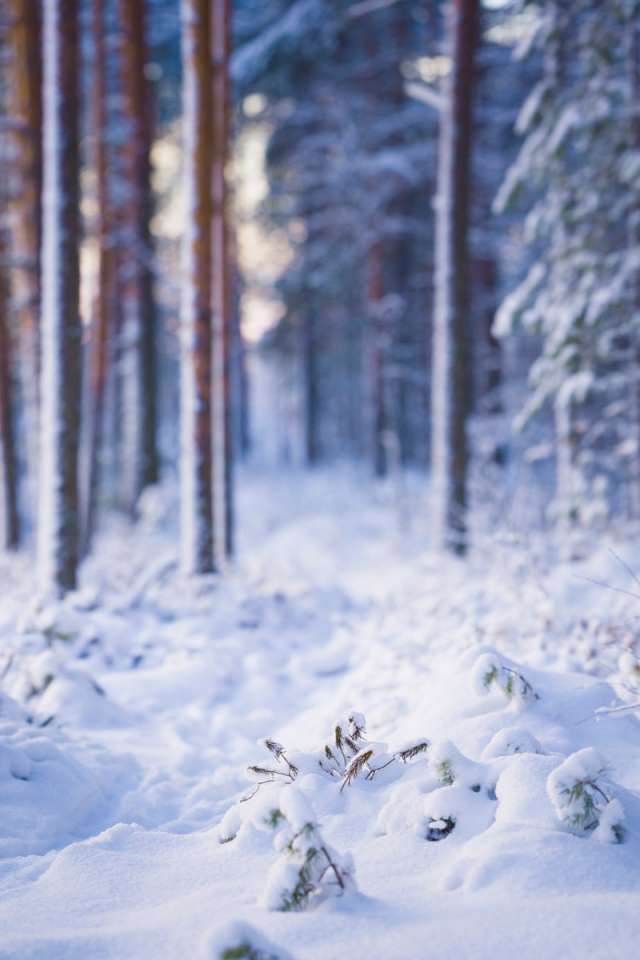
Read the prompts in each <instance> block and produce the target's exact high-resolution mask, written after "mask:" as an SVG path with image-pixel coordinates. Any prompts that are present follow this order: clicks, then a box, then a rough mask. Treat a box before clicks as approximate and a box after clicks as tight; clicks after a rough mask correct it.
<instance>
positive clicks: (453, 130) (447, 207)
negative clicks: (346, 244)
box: [431, 0, 479, 553]
mask: <svg viewBox="0 0 640 960" xmlns="http://www.w3.org/2000/svg"><path fill="white" fill-rule="evenodd" d="M478 11H479V0H448V4H447V41H446V43H447V51H446V52H447V54H448V55H449V56H450V57H451V58H452V68H451V72H450V74H449V75H448V77H447V78H446V79H445V87H444V91H443V94H444V96H443V107H442V111H441V115H440V145H439V159H438V190H437V210H436V254H435V256H436V271H435V308H434V320H433V325H434V337H433V378H432V384H433V386H432V422H433V430H432V454H431V471H432V488H433V521H434V540H435V543H436V545H437V546H439V547H442V546H447V547H449V548H450V549H453V550H454V551H455V552H456V553H464V552H465V550H466V509H467V461H468V450H467V439H466V420H467V414H468V409H469V383H468V367H469V364H468V333H467V315H468V308H469V278H468V260H469V257H468V249H467V247H468V239H467V234H468V220H469V216H468V210H469V181H470V152H471V97H472V89H473V60H474V52H475V47H476V43H477V30H478V23H477V21H478Z"/></svg>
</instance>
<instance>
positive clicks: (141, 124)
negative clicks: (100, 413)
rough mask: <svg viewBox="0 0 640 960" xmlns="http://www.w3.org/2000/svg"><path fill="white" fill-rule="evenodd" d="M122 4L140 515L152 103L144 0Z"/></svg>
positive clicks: (128, 401) (129, 361)
mask: <svg viewBox="0 0 640 960" xmlns="http://www.w3.org/2000/svg"><path fill="white" fill-rule="evenodd" d="M120 4H121V6H120V17H121V25H122V35H123V43H122V83H123V99H124V109H123V113H124V117H125V119H126V121H127V122H128V125H129V127H130V136H129V138H128V139H127V143H126V146H125V151H124V154H125V156H124V160H125V168H126V180H127V182H126V190H127V202H126V204H125V210H124V214H125V223H126V229H125V233H124V236H123V241H124V245H125V248H126V255H125V256H124V257H122V258H121V262H120V267H119V269H120V272H121V283H122V301H123V323H122V351H123V363H122V368H123V384H122V388H123V423H122V445H123V451H122V476H123V498H124V503H125V506H126V508H127V509H128V510H129V512H130V513H132V514H133V513H134V511H135V504H136V501H137V499H138V496H139V494H140V492H141V490H142V489H143V487H145V486H146V485H147V484H150V483H155V482H157V480H158V455H157V449H156V357H155V306H154V300H153V271H152V264H153V249H152V246H151V242H150V241H151V238H150V233H149V222H150V219H151V212H152V199H151V190H150V170H151V167H150V158H149V154H150V148H151V110H150V102H151V101H150V85H149V81H148V80H147V79H146V77H145V74H144V68H145V64H146V60H147V55H146V42H145V13H144V0H120Z"/></svg>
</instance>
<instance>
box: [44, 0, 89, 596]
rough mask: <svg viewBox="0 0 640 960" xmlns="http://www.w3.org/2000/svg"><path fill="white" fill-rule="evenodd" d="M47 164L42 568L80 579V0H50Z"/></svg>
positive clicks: (48, 579) (50, 578)
mask: <svg viewBox="0 0 640 960" xmlns="http://www.w3.org/2000/svg"><path fill="white" fill-rule="evenodd" d="M43 11H44V19H43V67H44V71H43V72H44V83H43V91H44V127H43V133H44V137H43V142H44V171H43V174H44V175H43V184H44V189H43V264H42V267H43V271H42V320H41V331H42V365H41V383H40V396H41V405H42V406H41V448H40V449H41V455H40V469H41V473H40V483H39V508H40V509H39V516H38V573H39V580H40V585H41V587H42V588H43V589H50V588H51V587H54V588H57V590H58V591H59V592H64V591H66V590H70V589H73V588H74V587H75V585H76V567H77V562H78V441H79V433H80V397H81V390H80V374H81V344H80V341H81V332H82V331H81V325H80V317H79V309H78V301H79V287H80V271H79V255H78V238H79V225H80V213H79V152H78V144H79V123H78V90H79V75H80V74H79V66H80V63H79V59H80V58H79V43H78V0H44V5H43Z"/></svg>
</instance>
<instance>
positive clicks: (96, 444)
mask: <svg viewBox="0 0 640 960" xmlns="http://www.w3.org/2000/svg"><path fill="white" fill-rule="evenodd" d="M105 34H106V18H105V0H95V8H94V43H95V57H96V59H95V129H96V174H97V193H98V226H97V235H98V244H99V256H100V266H99V271H98V290H97V298H96V304H95V313H94V318H93V329H92V331H91V354H90V374H89V376H90V414H89V423H88V425H87V430H88V442H87V448H88V449H87V475H86V489H85V493H84V499H85V503H84V522H83V534H82V555H83V556H84V555H86V553H87V552H88V551H89V548H90V545H91V539H92V537H93V534H94V532H95V526H96V513H97V502H98V490H99V484H100V450H101V447H102V436H103V425H104V401H105V383H106V375H107V356H108V347H109V300H110V294H111V293H112V289H111V284H112V279H113V250H112V237H111V210H110V201H109V187H108V155H107V137H106V62H105V45H104V38H105Z"/></svg>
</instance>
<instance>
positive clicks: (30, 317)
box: [9, 0, 42, 517]
mask: <svg viewBox="0 0 640 960" xmlns="http://www.w3.org/2000/svg"><path fill="white" fill-rule="evenodd" d="M9 15H10V18H11V49H12V56H13V63H12V71H11V91H12V97H11V100H12V102H11V112H12V114H13V117H14V119H15V120H16V121H17V122H16V124H15V127H14V135H13V143H14V149H15V159H14V161H13V166H14V169H15V170H16V171H17V172H18V176H19V178H20V189H19V190H18V191H16V192H15V195H14V197H13V199H12V220H13V224H12V246H13V260H14V262H15V269H14V271H13V278H14V279H13V283H12V288H13V297H14V302H15V303H16V304H17V318H18V331H19V336H18V355H17V357H16V360H17V361H18V362H19V366H20V368H21V376H20V381H21V389H22V397H23V401H24V421H25V441H26V458H27V480H28V486H29V497H28V500H29V503H30V504H31V506H32V509H33V515H34V517H35V512H36V500H37V493H36V490H37V475H38V418H39V397H38V392H39V378H40V373H39V370H40V342H39V322H40V285H41V266H40V251H41V246H42V14H41V4H40V2H39V0H9Z"/></svg>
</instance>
